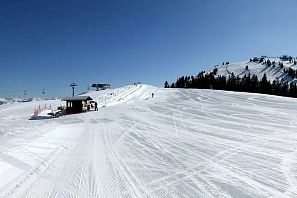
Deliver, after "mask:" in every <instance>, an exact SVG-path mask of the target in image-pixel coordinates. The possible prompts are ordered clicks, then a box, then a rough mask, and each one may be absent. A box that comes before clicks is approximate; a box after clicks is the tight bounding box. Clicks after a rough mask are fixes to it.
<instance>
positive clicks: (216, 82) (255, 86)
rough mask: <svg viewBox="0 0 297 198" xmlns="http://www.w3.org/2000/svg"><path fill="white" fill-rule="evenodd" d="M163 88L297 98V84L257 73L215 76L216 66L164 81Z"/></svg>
mask: <svg viewBox="0 0 297 198" xmlns="http://www.w3.org/2000/svg"><path fill="white" fill-rule="evenodd" d="M165 88H195V89H217V90H227V91H239V92H251V93H263V94H271V95H278V96H287V97H294V98H297V86H296V84H295V83H290V84H289V83H288V82H280V81H278V80H274V81H273V82H270V81H269V80H268V79H267V76H266V74H264V75H263V77H262V78H261V79H258V76H257V75H255V74H254V75H252V76H250V75H245V76H243V77H239V76H235V75H234V73H232V74H231V75H230V76H228V77H225V76H216V68H215V69H214V70H213V72H210V73H206V72H205V71H203V72H200V73H199V74H198V75H197V76H195V77H194V76H182V77H180V78H178V79H177V80H176V82H175V83H172V84H169V83H168V81H166V82H165Z"/></svg>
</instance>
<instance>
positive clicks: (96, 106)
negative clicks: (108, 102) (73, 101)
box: [95, 102, 98, 111]
mask: <svg viewBox="0 0 297 198" xmlns="http://www.w3.org/2000/svg"><path fill="white" fill-rule="evenodd" d="M95 111H98V105H97V102H95Z"/></svg>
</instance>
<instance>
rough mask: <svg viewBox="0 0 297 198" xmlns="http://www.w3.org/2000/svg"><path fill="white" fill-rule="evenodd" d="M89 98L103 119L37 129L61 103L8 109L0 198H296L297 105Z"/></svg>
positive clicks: (2, 109) (0, 124) (219, 96)
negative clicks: (43, 110)
mask: <svg viewBox="0 0 297 198" xmlns="http://www.w3.org/2000/svg"><path fill="white" fill-rule="evenodd" d="M152 92H153V93H154V94H155V96H154V98H151V94H152ZM85 94H87V95H90V96H91V97H93V98H95V99H96V100H97V101H98V102H99V104H100V107H101V108H99V111H97V112H89V113H83V114H77V115H68V116H62V117H59V118H53V119H46V120H29V118H30V116H31V115H32V114H33V111H34V108H37V107H38V106H39V105H41V106H43V105H45V104H47V105H52V107H55V106H58V105H60V103H61V104H63V102H60V101H57V100H56V101H37V102H29V103H20V104H6V105H1V106H0V133H1V136H0V150H1V153H0V193H1V195H0V197H135V198H136V197H156V198H159V197H297V188H296V186H297V130H296V129H297V119H296V114H297V108H296V107H297V100H296V99H290V98H283V97H277V96H268V95H259V94H248V93H235V92H226V91H213V90H189V89H187V90H185V89H158V88H156V87H152V86H147V85H137V86H133V85H132V86H127V87H123V88H120V89H114V90H106V91H102V92H92V91H91V92H88V93H85ZM102 106H104V107H102Z"/></svg>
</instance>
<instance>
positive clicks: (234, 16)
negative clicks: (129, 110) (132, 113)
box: [0, 0, 297, 97]
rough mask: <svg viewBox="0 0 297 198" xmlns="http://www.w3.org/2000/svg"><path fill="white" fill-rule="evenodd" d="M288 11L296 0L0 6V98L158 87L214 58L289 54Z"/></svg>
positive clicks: (16, 2) (292, 47)
mask: <svg viewBox="0 0 297 198" xmlns="http://www.w3.org/2000/svg"><path fill="white" fill-rule="evenodd" d="M296 12H297V1H295V0H281V1H280V0H261V1H259V0H248V1H247V0H146V1H144V0H109V1H107V0H106V1H99V0H96V1H95V0H25V1H24V0H1V1H0V68H1V71H0V83H1V84H0V97H14V96H22V94H23V92H22V91H21V92H18V93H17V92H15V91H18V90H24V89H27V90H31V89H37V91H28V97H30V96H31V97H33V96H40V95H41V89H42V88H49V87H56V86H57V87H60V86H65V85H68V84H70V83H71V82H76V83H77V84H78V85H79V87H78V88H79V91H84V90H86V88H87V86H88V85H89V84H91V83H94V82H102V83H110V84H112V86H113V87H119V86H123V85H127V84H130V83H133V82H137V81H141V82H143V83H146V84H152V85H155V86H163V84H164V82H165V80H168V81H170V82H173V81H175V80H176V78H177V77H180V76H181V75H195V74H197V73H198V72H200V71H201V70H206V69H208V68H210V67H212V66H213V65H216V64H220V63H222V62H223V61H231V62H234V61H243V60H248V59H249V58H251V57H254V56H261V55H269V56H279V55H282V54H289V55H292V56H297V45H296V44H297V43H296V40H297V26H296V21H297V15H296ZM45 91H46V96H63V95H66V94H70V91H71V90H70V87H69V88H68V87H64V88H60V89H50V90H45ZM8 92H12V93H8Z"/></svg>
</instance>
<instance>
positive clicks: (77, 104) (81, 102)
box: [62, 96, 93, 114]
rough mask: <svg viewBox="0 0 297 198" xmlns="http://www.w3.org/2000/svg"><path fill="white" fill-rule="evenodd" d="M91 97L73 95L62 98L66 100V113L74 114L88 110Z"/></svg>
mask: <svg viewBox="0 0 297 198" xmlns="http://www.w3.org/2000/svg"><path fill="white" fill-rule="evenodd" d="M92 100H93V99H92V98H91V97H90V96H73V97H65V98H62V101H66V113H67V114H75V113H82V112H86V111H89V110H90V105H91V104H90V102H91V101H92Z"/></svg>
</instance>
